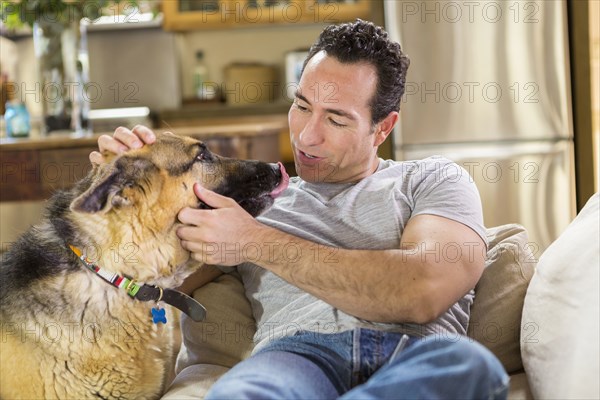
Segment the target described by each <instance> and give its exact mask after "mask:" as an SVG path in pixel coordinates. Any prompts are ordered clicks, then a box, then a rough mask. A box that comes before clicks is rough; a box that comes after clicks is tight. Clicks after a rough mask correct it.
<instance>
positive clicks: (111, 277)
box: [69, 245, 206, 322]
mask: <svg viewBox="0 0 600 400" xmlns="http://www.w3.org/2000/svg"><path fill="white" fill-rule="evenodd" d="M69 248H70V249H71V251H72V252H73V253H75V255H76V256H77V258H79V260H80V261H81V263H82V264H83V265H84V266H85V268H86V269H87V270H89V271H92V272H93V273H95V274H96V275H97V276H99V277H100V278H102V279H103V280H104V281H105V282H107V283H109V284H110V285H112V286H114V287H116V288H119V289H124V290H125V291H126V292H127V294H128V295H129V296H130V297H132V298H134V299H136V300H140V301H153V302H155V303H158V302H159V301H164V302H165V303H167V304H170V305H172V306H173V307H175V308H178V309H179V310H181V311H182V312H184V313H185V314H187V315H188V316H189V317H190V318H191V319H192V320H194V321H196V322H200V321H203V320H204V318H205V317H206V308H204V306H203V305H202V304H200V303H198V302H197V301H196V300H195V299H194V298H192V297H190V296H188V295H186V294H185V293H182V292H179V291H177V290H173V289H163V288H161V287H159V286H153V285H147V284H145V283H144V284H140V283H137V282H135V281H134V280H133V279H130V278H127V277H124V276H121V275H119V274H116V273H114V272H111V271H108V270H106V269H104V268H100V267H99V266H98V265H96V264H94V263H93V262H92V261H90V260H89V259H88V258H87V257H86V256H84V255H83V253H82V252H81V250H80V249H78V248H77V247H75V246H72V245H69ZM154 311H156V310H154ZM154 311H153V316H154Z"/></svg>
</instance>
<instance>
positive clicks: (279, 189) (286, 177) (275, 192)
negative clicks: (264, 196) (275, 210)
mask: <svg viewBox="0 0 600 400" xmlns="http://www.w3.org/2000/svg"><path fill="white" fill-rule="evenodd" d="M277 165H279V171H280V172H281V181H280V182H279V185H277V187H276V188H275V189H273V191H272V192H271V193H269V196H271V197H272V198H274V199H276V198H277V197H279V195H280V194H281V193H283V191H284V190H285V189H287V187H288V184H289V183H290V176H289V175H288V173H287V171H286V170H285V167H284V166H283V164H282V163H280V162H278V163H277Z"/></svg>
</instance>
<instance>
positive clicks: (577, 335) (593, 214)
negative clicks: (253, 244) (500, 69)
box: [163, 193, 600, 400]
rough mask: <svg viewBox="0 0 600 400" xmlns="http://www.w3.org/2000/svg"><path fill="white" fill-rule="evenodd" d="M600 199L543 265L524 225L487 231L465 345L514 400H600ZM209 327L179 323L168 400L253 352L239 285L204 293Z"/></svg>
mask: <svg viewBox="0 0 600 400" xmlns="http://www.w3.org/2000/svg"><path fill="white" fill-rule="evenodd" d="M598 209H599V198H598V193H596V194H595V195H594V196H593V197H592V198H591V199H590V200H589V201H588V203H587V204H586V206H585V208H584V209H582V210H581V212H580V213H579V214H578V216H577V217H576V218H575V219H574V220H573V221H572V223H571V224H570V225H569V227H568V228H567V229H566V230H565V231H564V232H563V233H562V234H561V235H560V237H559V238H558V239H557V240H556V241H555V242H554V243H552V244H551V245H550V246H549V247H548V248H547V249H546V250H545V251H544V253H543V254H542V255H541V256H540V257H539V260H538V259H536V257H535V255H534V253H533V252H532V250H533V249H534V248H535V246H534V244H532V243H528V238H527V231H526V229H525V228H524V227H522V226H520V225H517V224H509V225H503V226H498V227H494V228H490V229H488V230H487V236H488V240H489V243H490V246H489V249H488V254H487V256H488V257H487V261H486V267H485V270H484V273H483V275H482V277H481V279H480V281H479V282H478V284H477V286H476V287H475V294H476V297H475V301H474V303H473V306H472V310H471V322H470V325H469V330H468V335H469V336H470V337H471V338H473V340H477V341H479V342H481V343H482V344H484V345H485V346H487V347H488V348H489V349H490V350H491V351H492V352H493V353H494V354H496V356H497V357H498V358H499V359H500V361H501V362H502V364H503V366H504V368H505V369H506V371H507V372H508V373H509V374H510V376H511V388H510V392H509V398H510V399H567V398H572V399H600V390H599V384H598V379H599V378H598V377H599V376H600V365H599V363H600V361H599V360H600V351H599V347H598V343H599V340H600V333H599V332H600V329H599V318H600V310H599V305H600V300H599V293H600V288H599V270H600V260H599V254H600V247H599V243H600V240H599V226H600V221H599V212H598ZM194 297H195V298H196V299H197V300H198V301H200V302H201V303H203V304H204V305H205V306H206V307H207V309H208V316H207V319H206V321H204V322H202V323H195V322H193V321H191V320H190V319H187V318H185V316H184V317H183V318H182V321H181V329H182V334H183V342H182V345H181V349H180V351H179V354H178V357H177V364H176V377H175V379H174V380H173V382H172V383H171V385H170V387H169V388H168V390H167V392H166V394H165V395H164V397H163V399H167V400H171V399H201V398H203V397H204V395H205V393H206V392H207V390H208V389H209V388H210V386H211V385H212V383H214V382H215V380H216V379H218V378H219V377H220V376H221V375H222V374H223V373H225V372H226V371H227V370H228V369H229V368H231V367H232V366H233V365H235V363H237V362H239V361H240V360H242V359H244V358H245V357H247V356H248V355H249V354H250V353H251V351H252V336H253V334H254V332H255V329H256V327H255V323H254V320H253V318H252V314H251V309H250V304H249V303H248V301H247V299H246V297H245V295H244V290H243V285H242V284H241V282H240V280H239V277H238V276H236V275H235V274H227V275H223V276H221V277H219V278H218V279H217V280H215V281H214V282H211V283H209V284H207V285H206V286H204V287H202V288H200V289H198V290H196V291H195V293H194Z"/></svg>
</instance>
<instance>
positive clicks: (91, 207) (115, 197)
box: [71, 165, 128, 213]
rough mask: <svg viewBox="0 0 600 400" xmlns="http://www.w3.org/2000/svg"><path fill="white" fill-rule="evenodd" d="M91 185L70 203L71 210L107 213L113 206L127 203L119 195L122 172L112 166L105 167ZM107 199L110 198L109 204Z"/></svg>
mask: <svg viewBox="0 0 600 400" xmlns="http://www.w3.org/2000/svg"><path fill="white" fill-rule="evenodd" d="M103 169H104V171H102V172H101V173H100V176H97V178H96V180H95V181H94V182H93V183H92V185H91V186H90V187H89V188H88V189H87V190H86V191H85V192H83V193H82V194H81V195H79V196H78V197H77V198H76V199H75V200H73V202H72V203H71V210H73V211H77V212H83V213H97V212H100V211H104V212H106V211H108V210H110V208H111V207H112V206H113V205H119V206H120V205H127V204H128V201H127V199H126V198H124V197H122V195H121V194H120V193H121V192H122V189H123V181H124V179H123V174H124V172H123V171H119V170H118V169H117V168H115V166H114V165H107V166H106V167H105V168H103ZM109 197H110V198H111V201H110V204H109V201H108V199H109Z"/></svg>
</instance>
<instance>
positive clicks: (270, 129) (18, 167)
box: [0, 115, 287, 202]
mask: <svg viewBox="0 0 600 400" xmlns="http://www.w3.org/2000/svg"><path fill="white" fill-rule="evenodd" d="M174 125H179V124H174ZM161 130H163V131H167V130H168V131H171V132H173V133H175V134H178V135H185V136H192V137H196V138H198V139H200V140H202V141H203V142H205V143H206V144H207V145H208V147H209V148H210V149H211V150H212V151H214V152H215V153H217V154H219V155H222V156H225V157H232V158H240V159H255V160H262V161H268V162H275V161H279V160H280V159H281V154H280V150H279V148H280V146H279V137H280V136H281V133H282V132H285V131H286V130H287V117H286V116H285V115H272V116H256V117H255V116H248V117H240V118H215V119H202V120H186V121H185V123H182V126H170V127H168V128H167V127H159V128H156V129H155V131H161ZM107 134H110V135H112V132H108V133H107ZM100 135H101V133H97V134H94V135H90V136H85V137H71V136H68V135H50V136H48V137H44V138H25V139H12V138H7V139H1V140H0V168H1V170H0V172H1V173H0V176H1V177H0V202H8V201H26V200H27V201H32V200H33V201H37V200H43V199H46V198H48V197H49V196H50V195H51V194H52V192H54V191H55V190H57V189H61V188H66V187H69V186H71V185H72V184H73V183H74V182H76V181H77V180H79V179H81V178H83V177H84V176H85V175H86V174H87V173H88V171H89V170H90V169H91V165H90V162H89V159H88V156H89V153H90V152H92V151H93V150H96V149H97V147H98V145H97V140H98V137H99V136H100Z"/></svg>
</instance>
